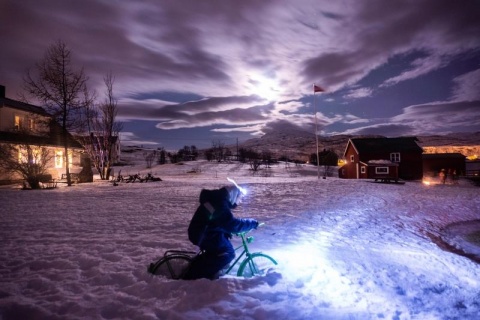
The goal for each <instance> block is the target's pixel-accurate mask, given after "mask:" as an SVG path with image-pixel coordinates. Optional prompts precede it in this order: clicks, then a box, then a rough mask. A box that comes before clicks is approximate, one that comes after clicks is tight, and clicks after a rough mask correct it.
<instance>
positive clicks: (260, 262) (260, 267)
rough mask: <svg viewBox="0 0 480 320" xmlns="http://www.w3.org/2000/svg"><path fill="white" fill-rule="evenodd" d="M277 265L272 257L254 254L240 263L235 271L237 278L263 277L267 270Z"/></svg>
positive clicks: (258, 253)
mask: <svg viewBox="0 0 480 320" xmlns="http://www.w3.org/2000/svg"><path fill="white" fill-rule="evenodd" d="M276 265H277V261H275V259H273V258H272V257H270V256H268V255H266V254H263V253H260V252H256V253H252V254H251V255H250V256H249V257H248V258H246V259H245V260H243V261H242V263H241V264H240V267H239V268H238V271H237V276H239V277H245V278H250V277H253V276H256V275H263V274H264V273H265V272H266V271H267V270H268V269H270V268H273V266H276Z"/></svg>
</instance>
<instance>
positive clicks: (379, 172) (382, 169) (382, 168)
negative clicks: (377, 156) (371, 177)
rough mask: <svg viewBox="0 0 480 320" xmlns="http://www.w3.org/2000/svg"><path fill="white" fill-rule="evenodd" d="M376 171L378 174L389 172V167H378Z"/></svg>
mask: <svg viewBox="0 0 480 320" xmlns="http://www.w3.org/2000/svg"><path fill="white" fill-rule="evenodd" d="M375 173H377V174H388V167H376V168H375Z"/></svg>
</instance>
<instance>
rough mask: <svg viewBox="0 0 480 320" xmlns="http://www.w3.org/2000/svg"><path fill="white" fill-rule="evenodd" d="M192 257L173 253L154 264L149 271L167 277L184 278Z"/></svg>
mask: <svg viewBox="0 0 480 320" xmlns="http://www.w3.org/2000/svg"><path fill="white" fill-rule="evenodd" d="M191 262H192V258H191V257H189V256H186V255H178V254H172V255H168V256H165V257H163V258H161V259H160V260H158V261H157V262H156V263H154V264H152V265H151V266H150V268H149V272H150V273H151V274H154V275H159V276H163V277H166V278H167V279H174V280H178V279H182V277H183V275H184V274H185V273H186V272H187V270H188V267H189V266H190V263H191Z"/></svg>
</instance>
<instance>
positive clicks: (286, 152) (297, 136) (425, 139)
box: [239, 128, 480, 160]
mask: <svg viewBox="0 0 480 320" xmlns="http://www.w3.org/2000/svg"><path fill="white" fill-rule="evenodd" d="M374 137H384V136H378V135H377V136H374V135H370V136H358V135H336V136H329V137H322V136H319V138H318V149H319V150H320V151H322V150H323V149H328V150H333V151H334V152H335V153H336V154H337V155H338V156H339V157H342V156H343V153H344V151H345V148H346V146H347V142H348V140H349V139H351V138H374ZM416 137H417V138H418V140H419V141H418V144H419V145H420V147H447V146H471V147H473V146H478V147H480V132H474V133H452V134H448V135H443V136H442V135H431V136H416ZM239 147H240V148H247V149H253V150H256V151H257V152H261V151H269V152H271V153H272V154H273V155H274V156H275V157H276V158H279V157H287V158H289V159H298V160H307V159H308V157H309V155H310V154H312V153H315V150H316V141H315V135H314V134H313V133H310V132H307V131H303V130H295V129H292V128H289V129H288V130H286V131H274V130H272V131H269V132H268V133H266V134H265V135H263V136H261V137H259V138H253V139H249V140H247V141H245V142H243V143H241V144H239ZM470 149H471V148H470ZM466 156H467V155H466Z"/></svg>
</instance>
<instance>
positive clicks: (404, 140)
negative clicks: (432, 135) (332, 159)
mask: <svg viewBox="0 0 480 320" xmlns="http://www.w3.org/2000/svg"><path fill="white" fill-rule="evenodd" d="M417 141H418V139H417V138H416V137H400V138H353V139H350V140H348V143H347V147H346V149H345V153H344V157H345V160H346V162H347V163H346V164H345V165H344V166H342V167H341V168H340V169H339V172H338V176H339V177H340V178H345V179H367V178H368V179H381V178H379V175H380V176H381V175H382V174H383V176H384V177H385V178H388V179H390V180H398V179H399V178H400V179H404V180H417V179H422V153H423V150H422V148H421V147H420V146H419V145H418V144H417Z"/></svg>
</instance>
